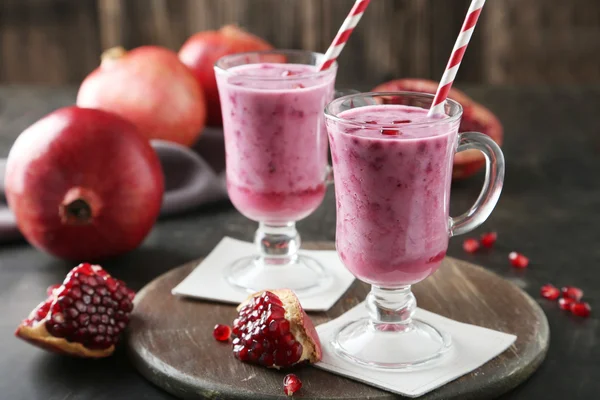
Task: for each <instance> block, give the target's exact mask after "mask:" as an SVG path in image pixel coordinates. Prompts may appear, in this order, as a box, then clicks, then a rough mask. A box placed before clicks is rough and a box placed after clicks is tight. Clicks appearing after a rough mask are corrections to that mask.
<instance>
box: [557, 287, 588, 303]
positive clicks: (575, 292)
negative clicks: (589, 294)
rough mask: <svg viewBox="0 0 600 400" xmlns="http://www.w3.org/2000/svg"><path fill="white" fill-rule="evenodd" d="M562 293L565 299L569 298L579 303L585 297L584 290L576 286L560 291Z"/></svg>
mask: <svg viewBox="0 0 600 400" xmlns="http://www.w3.org/2000/svg"><path fill="white" fill-rule="evenodd" d="M560 291H561V292H562V295H563V297H568V298H570V299H573V300H575V301H579V300H581V298H582V297H583V290H581V289H579V288H577V287H575V286H565V287H563V288H562V289H560Z"/></svg>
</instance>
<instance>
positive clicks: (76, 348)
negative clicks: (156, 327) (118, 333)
mask: <svg viewBox="0 0 600 400" xmlns="http://www.w3.org/2000/svg"><path fill="white" fill-rule="evenodd" d="M15 335H16V336H17V337H19V338H21V339H23V340H25V341H27V342H28V343H30V344H33V345H34V346H38V347H40V348H42V349H44V350H48V351H52V352H54V353H63V354H69V355H72V356H75V357H83V358H104V357H108V356H110V355H111V354H112V353H113V352H114V351H115V346H114V345H111V346H110V347H109V348H106V349H88V348H87V347H85V346H84V345H82V344H81V343H76V342H68V341H66V340H65V339H63V338H57V337H54V336H52V335H51V334H50V333H49V332H48V330H47V329H46V325H45V324H43V323H38V324H35V325H33V326H27V325H21V326H19V327H18V328H17V331H16V332H15Z"/></svg>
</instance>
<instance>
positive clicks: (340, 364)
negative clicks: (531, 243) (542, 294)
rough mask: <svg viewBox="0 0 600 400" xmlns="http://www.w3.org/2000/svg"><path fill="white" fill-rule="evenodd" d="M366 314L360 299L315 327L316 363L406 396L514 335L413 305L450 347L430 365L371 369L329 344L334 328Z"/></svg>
mask: <svg viewBox="0 0 600 400" xmlns="http://www.w3.org/2000/svg"><path fill="white" fill-rule="evenodd" d="M366 316H367V310H366V308H365V303H361V304H359V305H358V306H356V307H354V308H353V309H351V310H350V311H348V312H346V313H345V314H343V315H341V316H340V317H338V318H336V319H334V320H331V321H329V322H326V323H324V324H322V325H319V326H318V327H317V332H318V333H319V338H320V339H321V343H322V345H323V360H322V361H321V362H320V363H318V364H315V366H316V367H318V368H322V369H325V370H327V371H330V372H333V373H336V374H338V375H343V376H346V377H349V378H352V379H355V380H357V381H360V382H363V383H366V384H368V385H371V386H375V387H378V388H381V389H384V390H388V391H390V392H393V393H397V394H401V395H403V396H408V397H419V396H422V395H423V394H425V393H427V392H430V391H432V390H434V389H436V388H438V387H440V386H443V385H445V384H446V383H448V382H450V381H453V380H454V379H456V378H458V377H460V376H462V375H465V374H467V373H469V372H471V371H473V370H474V369H476V368H478V367H480V366H481V365H483V364H485V363H486V362H488V361H489V360H491V359H492V358H494V357H496V356H497V355H498V354H500V353H502V352H503V351H504V350H506V349H507V348H508V347H509V346H510V345H511V344H513V343H514V341H515V340H516V338H517V337H516V336H515V335H509V334H506V333H502V332H497V331H494V330H491V329H487V328H481V327H479V326H475V325H469V324H463V323H461V322H457V321H453V320H451V319H448V318H445V317H442V316H440V315H437V314H434V313H432V312H429V311H426V310H423V309H417V312H416V313H415V318H417V319H420V320H422V321H424V322H427V323H430V324H432V325H434V326H437V327H439V328H440V329H443V330H444V331H446V332H447V333H449V334H450V336H451V337H452V347H451V349H450V350H449V351H448V353H447V354H445V355H444V356H443V357H442V358H441V359H440V360H438V361H437V362H436V363H435V364H434V365H432V366H430V367H423V368H421V369H415V370H410V371H403V372H389V371H383V370H375V369H370V368H366V367H363V366H360V365H355V364H352V363H350V362H349V361H346V360H345V359H342V358H340V357H339V356H337V355H336V354H335V353H334V350H333V348H332V346H331V344H330V342H331V339H332V337H333V335H334V334H335V332H337V330H338V329H339V328H340V327H341V326H343V325H344V324H346V323H347V322H349V321H352V320H356V319H360V318H363V317H366Z"/></svg>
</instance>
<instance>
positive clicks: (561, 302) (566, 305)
mask: <svg viewBox="0 0 600 400" xmlns="http://www.w3.org/2000/svg"><path fill="white" fill-rule="evenodd" d="M573 303H575V300H573V299H570V298H568V297H561V298H560V299H558V306H559V307H560V308H561V309H562V310H571V305H572V304H573Z"/></svg>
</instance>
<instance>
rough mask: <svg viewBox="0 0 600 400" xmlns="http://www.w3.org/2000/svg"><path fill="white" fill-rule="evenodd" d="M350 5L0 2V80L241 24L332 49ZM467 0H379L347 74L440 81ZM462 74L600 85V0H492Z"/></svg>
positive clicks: (63, 70)
mask: <svg viewBox="0 0 600 400" xmlns="http://www.w3.org/2000/svg"><path fill="white" fill-rule="evenodd" d="M352 3H353V0H1V1H0V83H43V84H62V83H77V82H79V81H80V80H81V79H82V78H83V77H84V76H85V75H86V74H87V73H88V72H89V71H91V70H92V69H93V68H94V67H95V66H96V65H97V64H98V60H99V54H100V52H101V51H102V49H106V48H108V47H111V46H114V45H117V44H121V45H124V46H125V47H127V48H131V47H135V46H139V45H142V44H159V45H163V46H167V47H169V48H172V49H174V50H177V49H178V48H179V46H180V45H181V44H182V43H183V41H184V40H185V39H186V38H187V37H188V36H189V35H191V34H192V33H194V32H197V31H199V30H205V29H217V28H218V27H220V26H221V25H223V24H226V23H237V24H239V25H240V26H242V27H244V28H246V29H248V30H249V31H251V32H253V33H255V34H257V35H260V36H262V37H264V38H266V39H268V40H269V41H270V42H271V43H273V44H274V45H275V46H276V47H280V48H304V49H310V50H318V51H324V50H325V49H326V47H327V45H328V44H329V42H330V41H331V39H332V38H333V36H334V35H335V33H336V31H337V29H338V27H339V25H340V23H341V21H342V20H343V18H344V16H345V15H346V13H347V11H348V10H349V8H350V7H351V5H352ZM468 3H469V0H374V1H373V2H372V3H371V6H370V7H369V10H368V12H367V13H366V15H365V17H364V19H363V20H362V22H361V24H360V25H359V27H358V29H357V31H356V33H355V34H354V36H353V37H352V39H351V40H350V42H349V44H348V46H347V47H346V49H345V51H344V53H343V54H342V57H341V58H340V63H341V64H342V68H341V69H340V73H339V78H338V80H339V81H340V82H343V83H347V84H348V83H350V84H351V83H352V82H372V83H378V82H381V81H383V80H385V79H389V78H391V77H408V76H418V77H427V78H432V79H439V77H440V76H441V73H442V71H443V68H444V66H445V63H446V60H447V57H448V55H449V52H450V50H451V48H452V45H453V41H454V39H455V37H456V34H457V32H458V30H459V28H460V24H461V23H462V19H463V18H464V14H465V12H466V9H467V7H468ZM458 79H459V81H462V82H470V83H492V84H539V83H558V84H561V83H600V1H599V0H570V1H564V0H526V1H523V0H490V1H488V2H487V5H486V8H485V10H484V12H483V14H482V19H481V20H480V24H479V26H478V29H477V31H476V32H475V35H474V37H473V41H472V44H471V46H470V48H469V51H468V52H467V55H466V57H465V60H464V62H463V67H462V68H461V72H460V73H459V77H458Z"/></svg>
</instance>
